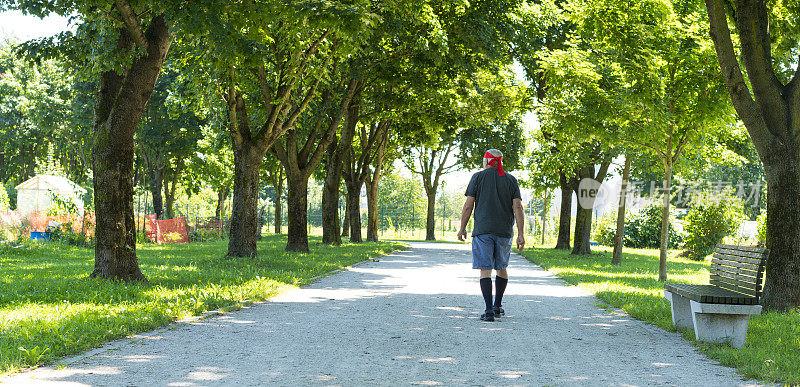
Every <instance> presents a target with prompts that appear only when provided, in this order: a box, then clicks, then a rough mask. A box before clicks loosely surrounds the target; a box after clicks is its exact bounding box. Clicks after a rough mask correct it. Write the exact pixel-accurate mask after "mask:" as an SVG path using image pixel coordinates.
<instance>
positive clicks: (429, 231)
mask: <svg viewBox="0 0 800 387" xmlns="http://www.w3.org/2000/svg"><path fill="white" fill-rule="evenodd" d="M426 195H427V196H428V213H427V217H426V218H425V240H426V241H435V240H436V189H435V188H433V189H431V191H430V192H426Z"/></svg>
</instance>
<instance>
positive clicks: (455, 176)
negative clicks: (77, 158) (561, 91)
mask: <svg viewBox="0 0 800 387" xmlns="http://www.w3.org/2000/svg"><path fill="white" fill-rule="evenodd" d="M70 28H71V26H70V25H69V19H68V18H65V17H62V16H58V15H52V16H48V17H46V18H44V19H39V18H38V17H36V16H29V15H23V14H22V13H21V12H18V11H7V12H0V41H3V40H7V39H11V40H15V41H26V40H30V39H37V38H42V37H47V36H52V35H54V34H57V33H59V32H62V31H65V30H67V29H70ZM513 70H514V73H515V74H516V75H517V78H518V79H519V80H520V81H521V82H525V79H524V75H523V71H522V67H521V66H519V64H516V65H515V66H514V67H513ZM523 125H524V128H525V133H529V132H531V131H532V130H534V129H535V128H536V127H538V122H537V120H536V117H535V114H533V113H530V112H529V113H527V114H525V115H524V116H523ZM450 159H451V160H450V163H453V162H455V158H454V157H451V158H450ZM397 167H398V168H399V169H404V167H403V166H402V163H400V164H398V165H397ZM475 172H477V168H476V170H473V171H463V170H462V171H454V172H451V173H449V174H447V175H445V176H443V177H442V181H444V182H445V189H446V190H448V191H453V190H462V188H464V187H466V185H467V182H469V178H470V176H471V175H472V174H473V173H475ZM514 175H515V176H516V177H517V178H524V177H525V175H524V171H516V172H514ZM523 196H526V197H523V201H527V192H523Z"/></svg>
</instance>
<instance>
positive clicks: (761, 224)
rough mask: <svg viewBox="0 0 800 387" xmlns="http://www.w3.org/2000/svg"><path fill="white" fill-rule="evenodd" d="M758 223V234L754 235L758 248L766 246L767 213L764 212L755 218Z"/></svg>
mask: <svg viewBox="0 0 800 387" xmlns="http://www.w3.org/2000/svg"><path fill="white" fill-rule="evenodd" d="M756 221H757V222H758V233H757V234H756V238H757V239H758V245H759V246H766V245H767V212H766V211H764V212H762V213H761V214H760V215H758V218H756Z"/></svg>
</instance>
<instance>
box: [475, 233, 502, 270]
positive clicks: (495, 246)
mask: <svg viewBox="0 0 800 387" xmlns="http://www.w3.org/2000/svg"><path fill="white" fill-rule="evenodd" d="M510 257H511V238H503V237H499V236H497V235H492V234H481V235H476V236H474V237H472V268H473V269H481V270H492V269H494V270H503V269H505V268H507V267H508V259H509V258H510Z"/></svg>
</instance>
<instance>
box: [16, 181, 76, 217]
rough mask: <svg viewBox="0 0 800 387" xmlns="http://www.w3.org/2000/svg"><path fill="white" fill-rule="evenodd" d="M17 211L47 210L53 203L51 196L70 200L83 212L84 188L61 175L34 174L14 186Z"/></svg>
mask: <svg viewBox="0 0 800 387" xmlns="http://www.w3.org/2000/svg"><path fill="white" fill-rule="evenodd" d="M16 189H17V211H19V212H20V213H21V214H23V215H27V214H30V213H31V212H37V211H47V210H48V209H50V207H51V206H52V205H53V200H52V197H53V195H57V196H59V197H61V198H62V199H63V200H71V201H72V202H73V203H75V205H76V206H77V207H78V213H79V214H83V194H85V193H86V190H85V189H83V188H82V187H81V186H79V185H77V184H75V183H73V182H72V181H71V180H69V179H67V178H66V177H63V176H53V175H36V176H34V177H32V178H30V179H28V180H27V181H25V182H24V183H22V184H20V185H18V186H16Z"/></svg>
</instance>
